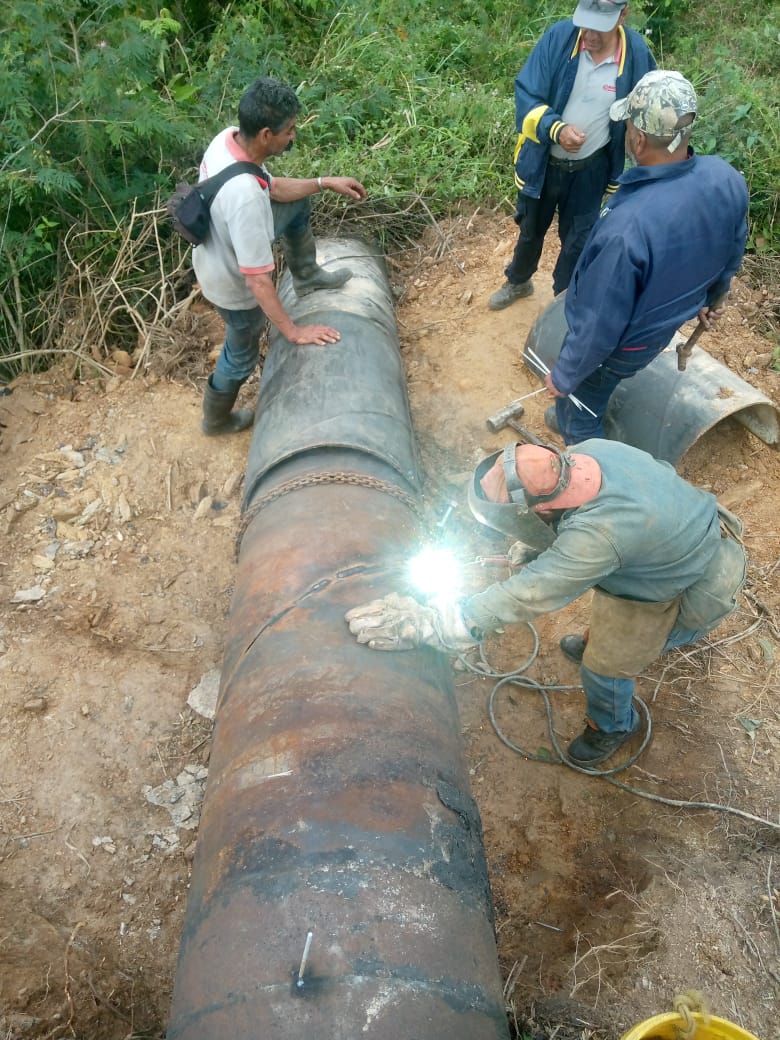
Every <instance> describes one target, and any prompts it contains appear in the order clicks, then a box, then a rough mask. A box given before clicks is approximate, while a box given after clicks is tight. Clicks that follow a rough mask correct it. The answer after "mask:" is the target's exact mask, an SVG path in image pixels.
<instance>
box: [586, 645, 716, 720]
mask: <svg viewBox="0 0 780 1040" xmlns="http://www.w3.org/2000/svg"><path fill="white" fill-rule="evenodd" d="M706 635H707V630H705V631H701V632H691V631H686V630H684V629H679V628H673V629H672V631H671V632H670V633H669V638H668V639H667V640H666V645H665V646H664V649H663V652H664V653H666V652H667V651H668V650H673V649H674V648H675V647H676V646H687V645H688V644H689V643H695V642H697V641H698V640H699V639H702V638H703V637H704V636H706ZM580 680H581V682H582V688H583V690H584V691H585V714H586V715H587V716H588V718H589V719H590V720H591V722H593V723H595V725H597V726H598V728H599V729H600V730H603V731H604V732H605V733H624V732H626V733H630V732H631V730H633V729H634V727H635V726H636V725H637V723H638V722H639V715H638V713H637V711H636V709H635V708H634V706H633V704H632V703H631V702H632V701H633V699H634V680H633V679H614V678H611V677H610V676H607V675H599V674H598V673H597V672H592V671H591V670H590V669H589V668H586V667H585V665H582V666H581V668H580Z"/></svg>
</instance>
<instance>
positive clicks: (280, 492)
mask: <svg viewBox="0 0 780 1040" xmlns="http://www.w3.org/2000/svg"><path fill="white" fill-rule="evenodd" d="M318 484H351V485H352V486H353V487H367V488H372V489H373V490H375V491H382V492H384V494H387V495H392V496H393V498H397V499H398V500H399V501H400V502H403V504H404V505H405V506H407V507H408V508H409V509H410V510H411V511H412V512H413V513H414V515H415V516H416V517H417V519H418V520H423V519H424V516H423V512H422V509H421V507H420V503H419V501H418V500H417V498H415V497H414V496H413V495H410V494H409V493H408V492H407V491H404V490H403V488H400V487H398V485H397V484H391V483H390V481H389V480H380V479H379V478H378V477H369V476H366V475H364V474H362V473H354V472H352V471H350V470H332V471H330V472H326V473H311V474H309V475H308V476H305V477H295V478H293V479H292V480H287V481H285V482H284V483H283V484H279V485H278V487H275V488H273V489H272V490H271V491H269V492H268V493H267V494H265V495H263V496H262V497H261V498H259V499H258V500H257V501H256V502H253V503H252V506H251V507H250V508H249V509H248V510H247V511H246V512H245V513H244V515H243V516H242V517H241V523H240V524H239V528H238V533H237V534H236V559H238V556H239V553H240V552H241V542H242V541H243V538H244V535H245V534H246V531H247V528H248V527H249V525H250V524H251V523H252V521H253V520H254V518H255V517H256V516H257V514H258V513H259V512H260V510H261V509H264V508H265V507H266V506H267V505H270V503H271V502H275V501H276V500H277V499H278V498H282V497H283V496H284V495H287V494H289V493H290V492H291V491H299V490H300V489H301V488H305V487H314V486H316V485H318Z"/></svg>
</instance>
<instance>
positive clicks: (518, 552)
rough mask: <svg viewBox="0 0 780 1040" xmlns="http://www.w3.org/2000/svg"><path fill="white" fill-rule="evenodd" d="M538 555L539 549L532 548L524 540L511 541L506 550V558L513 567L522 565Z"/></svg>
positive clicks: (539, 553)
mask: <svg viewBox="0 0 780 1040" xmlns="http://www.w3.org/2000/svg"><path fill="white" fill-rule="evenodd" d="M540 555H541V552H540V550H539V549H532V548H531V546H530V545H526V544H525V542H512V544H511V545H510V546H509V551H508V552H507V558H508V560H509V563H510V564H511V565H512V566H513V567H522V566H523V564H524V563H530V562H531V560H535V559H536V557H537V556H540Z"/></svg>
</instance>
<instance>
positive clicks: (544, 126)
mask: <svg viewBox="0 0 780 1040" xmlns="http://www.w3.org/2000/svg"><path fill="white" fill-rule="evenodd" d="M627 12H628V4H627V0H580V2H579V4H578V5H577V9H576V10H575V12H574V15H573V17H572V18H571V19H566V20H565V21H562V22H557V23H556V24H555V25H552V26H551V27H550V28H549V29H548V30H547V32H545V34H544V35H543V36H542V38H541V40H539V42H538V43H537V45H536V46H535V47H534V49H533V50H532V51H531V54H530V55H529V57H528V60H527V61H526V63H525V65H524V66H523V68H522V69H521V70H520V72H518V74H517V77H516V79H515V123H516V129H517V132H518V138H517V144H516V146H515V156H514V158H515V186H516V187H517V211H516V213H515V222H516V223H517V224H518V226H519V228H520V235H519V237H518V240H517V244H516V246H515V251H514V256H513V257H512V260H511V262H510V263H509V265H508V266H507V268H506V270H505V272H504V273H505V275H506V281H505V282H504V284H503V285H502V286H501V288H500V289H498V290H497V292H495V293H493V295H492V296H491V297H490V300H489V302H488V306H489V308H490V309H491V310H496V311H497V310H502V309H503V308H504V307H508V306H509V305H510V304H512V303H514V301H515V300H519V299H521V298H522V297H524V296H530V294H531V293H532V292H533V285H532V282H531V277H532V276H533V275H534V274H535V272H536V268H537V265H538V263H539V258H540V256H541V255H542V246H543V245H544V236H545V235H546V234H547V231H548V229H549V227H550V225H551V223H552V221H553V217H554V216H555V213H556V210H557V213H558V236H559V238H560V242H561V251H560V253H559V255H558V260H557V262H556V264H555V269H554V271H553V292H554V293H555V294H556V295H557V294H558V293H560V292H563V290H564V289H566V287H567V286H568V284H569V281H570V279H571V276H572V273H573V271H574V267H575V265H576V263H577V259H578V257H579V255H580V253H581V251H582V248H583V246H584V245H585V240H586V238H587V237H588V232H589V231H590V229H591V228H592V226H593V224H594V223H595V221H596V217H597V216H598V212H599V207H600V205H601V200H602V197H603V196H604V194H605V193H607V194H610V193H612V192H614V191H616V190H617V179H618V177H619V176H620V174H621V173H622V172H623V167H624V165H625V150H624V138H625V130H624V128H622V127H618V126H616V125H615V123H610V118H609V108H610V105H611V104H612V102H613V101H615V100H616V99H620V98H624V97H627V95H628V94H629V93H630V91H631V90H632V88H633V87H634V85H635V84H636V83H637V82H638V81H639V80H640V79H641V78H642V76H643V75H644V74H645V73H646V72H649V71H650V70H651V69H654V68H655V61H654V60H653V56H652V55H651V54H650V51H649V50H648V48H647V44H646V43H645V41H644V39H643V38H642V37H641V36H640V35H639V33H637V32H634V30H633V29H626V28H625V26H624V22H625V19H626V14H627Z"/></svg>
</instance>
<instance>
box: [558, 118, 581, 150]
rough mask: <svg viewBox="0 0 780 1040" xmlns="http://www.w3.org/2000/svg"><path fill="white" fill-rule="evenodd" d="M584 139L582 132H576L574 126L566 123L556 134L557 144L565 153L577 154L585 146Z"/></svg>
mask: <svg viewBox="0 0 780 1040" xmlns="http://www.w3.org/2000/svg"><path fill="white" fill-rule="evenodd" d="M585 137H586V135H585V134H583V132H582V130H578V129H577V127H576V126H573V125H572V124H571V123H567V124H566V126H565V127H564V128H563V130H561V132H560V133H559V134H558V144H559V145H560V146H561V148H563V150H564V151H565V152H578V151H579V150H580V148H582V146H583V145H584V144H585Z"/></svg>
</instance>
